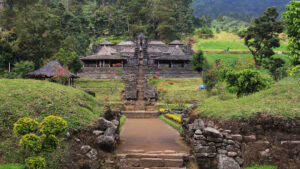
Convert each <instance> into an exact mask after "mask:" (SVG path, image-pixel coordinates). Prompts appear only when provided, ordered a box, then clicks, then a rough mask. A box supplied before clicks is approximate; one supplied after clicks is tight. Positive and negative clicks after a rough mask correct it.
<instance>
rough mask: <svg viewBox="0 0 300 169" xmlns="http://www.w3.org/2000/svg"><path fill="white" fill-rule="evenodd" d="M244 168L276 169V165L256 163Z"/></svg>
mask: <svg viewBox="0 0 300 169" xmlns="http://www.w3.org/2000/svg"><path fill="white" fill-rule="evenodd" d="M244 169H277V167H276V166H271V165H264V166H259V165H256V166H253V167H246V168H244Z"/></svg>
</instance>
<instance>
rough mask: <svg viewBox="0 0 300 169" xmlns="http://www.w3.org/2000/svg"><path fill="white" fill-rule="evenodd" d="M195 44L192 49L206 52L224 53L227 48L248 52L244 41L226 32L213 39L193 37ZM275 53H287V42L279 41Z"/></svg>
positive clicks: (216, 35)
mask: <svg viewBox="0 0 300 169" xmlns="http://www.w3.org/2000/svg"><path fill="white" fill-rule="evenodd" d="M194 39H195V44H194V49H195V50H196V51H197V50H200V49H201V50H203V51H208V52H218V51H224V50H225V49H227V48H230V50H229V52H230V51H249V50H248V48H247V46H245V45H244V40H243V39H241V38H240V37H239V36H238V35H236V34H233V33H228V32H221V33H219V34H215V35H214V38H210V39H199V38H197V37H196V36H194ZM274 50H275V51H284V52H286V51H287V42H285V41H280V47H279V48H275V49H274Z"/></svg>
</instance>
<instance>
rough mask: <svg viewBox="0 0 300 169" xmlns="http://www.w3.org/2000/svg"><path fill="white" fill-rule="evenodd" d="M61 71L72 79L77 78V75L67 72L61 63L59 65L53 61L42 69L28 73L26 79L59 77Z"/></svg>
mask: <svg viewBox="0 0 300 169" xmlns="http://www.w3.org/2000/svg"><path fill="white" fill-rule="evenodd" d="M60 71H62V72H63V74H64V75H69V76H70V77H75V78H77V77H78V76H76V75H75V74H73V73H71V72H70V71H68V70H66V69H65V68H64V67H63V66H62V65H61V64H60V63H58V62H57V61H56V60H52V61H50V62H48V63H47V64H46V65H44V66H43V67H41V68H40V69H38V70H36V71H33V72H30V73H27V74H26V77H30V78H36V77H40V78H41V77H45V78H49V77H53V76H54V75H58V74H59V73H60Z"/></svg>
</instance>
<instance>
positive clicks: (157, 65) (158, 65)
mask: <svg viewBox="0 0 300 169" xmlns="http://www.w3.org/2000/svg"><path fill="white" fill-rule="evenodd" d="M157 68H158V69H159V60H158V61H157Z"/></svg>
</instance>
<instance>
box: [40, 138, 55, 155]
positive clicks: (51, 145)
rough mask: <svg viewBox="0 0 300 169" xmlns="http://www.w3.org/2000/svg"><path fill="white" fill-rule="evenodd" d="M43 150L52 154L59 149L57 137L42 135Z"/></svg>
mask: <svg viewBox="0 0 300 169" xmlns="http://www.w3.org/2000/svg"><path fill="white" fill-rule="evenodd" d="M41 137H42V140H43V141H42V150H43V151H46V152H50V153H52V152H53V151H55V149H56V148H57V146H58V144H59V141H58V139H57V138H56V136H55V135H53V134H50V135H49V136H46V135H42V136H41Z"/></svg>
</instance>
